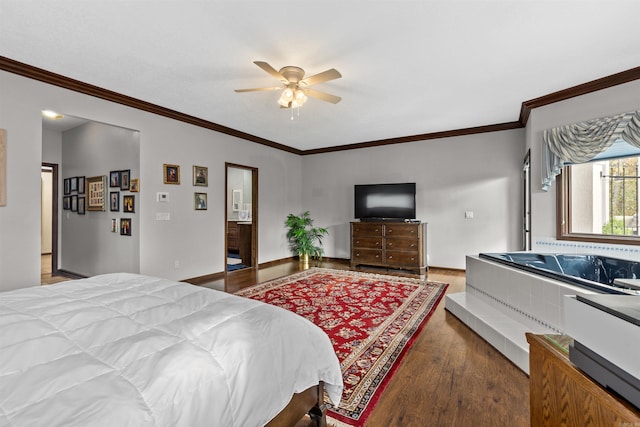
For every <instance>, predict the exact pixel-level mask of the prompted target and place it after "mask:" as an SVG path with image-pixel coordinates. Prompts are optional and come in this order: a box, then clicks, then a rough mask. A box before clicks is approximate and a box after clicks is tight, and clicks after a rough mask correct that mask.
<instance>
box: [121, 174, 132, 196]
mask: <svg viewBox="0 0 640 427" xmlns="http://www.w3.org/2000/svg"><path fill="white" fill-rule="evenodd" d="M130 178H131V170H130V169H127V170H122V171H120V189H121V190H124V191H129V181H130Z"/></svg>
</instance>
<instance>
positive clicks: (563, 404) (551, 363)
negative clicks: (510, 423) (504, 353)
mask: <svg viewBox="0 0 640 427" xmlns="http://www.w3.org/2000/svg"><path fill="white" fill-rule="evenodd" d="M527 341H528V342H529V387H530V400H531V426H532V427H538V426H548V427H555V426H576V427H582V426H613V427H635V426H640V411H638V409H637V408H635V407H634V406H632V405H631V404H629V403H628V402H626V401H625V400H624V399H622V398H620V397H618V396H616V395H614V394H611V393H610V392H609V391H608V390H607V389H605V388H604V387H602V386H601V385H600V384H598V383H597V382H595V381H593V380H592V379H591V378H589V377H588V376H587V375H585V374H584V373H582V371H580V370H579V369H578V368H576V367H575V366H574V365H573V364H572V363H571V362H570V361H569V355H568V354H566V353H565V352H564V351H562V350H560V349H559V348H558V347H557V346H556V345H555V344H553V343H552V342H551V341H550V340H549V339H547V338H546V337H544V336H542V335H534V334H530V333H528V334H527Z"/></svg>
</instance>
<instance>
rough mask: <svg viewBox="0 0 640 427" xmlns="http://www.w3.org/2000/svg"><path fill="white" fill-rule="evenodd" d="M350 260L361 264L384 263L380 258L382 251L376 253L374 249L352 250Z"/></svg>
mask: <svg viewBox="0 0 640 427" xmlns="http://www.w3.org/2000/svg"><path fill="white" fill-rule="evenodd" d="M352 258H353V259H352V261H355V262H357V263H362V264H366V263H369V262H373V263H376V264H377V263H381V262H383V261H384V259H383V257H382V250H379V251H377V250H374V249H354V250H353V256H352Z"/></svg>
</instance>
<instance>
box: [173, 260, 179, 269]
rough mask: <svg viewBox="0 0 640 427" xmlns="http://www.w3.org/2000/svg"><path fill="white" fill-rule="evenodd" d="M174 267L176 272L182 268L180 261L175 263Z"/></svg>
mask: <svg viewBox="0 0 640 427" xmlns="http://www.w3.org/2000/svg"><path fill="white" fill-rule="evenodd" d="M173 266H174V268H175V269H176V270H177V269H178V268H180V261H178V260H175V261H173Z"/></svg>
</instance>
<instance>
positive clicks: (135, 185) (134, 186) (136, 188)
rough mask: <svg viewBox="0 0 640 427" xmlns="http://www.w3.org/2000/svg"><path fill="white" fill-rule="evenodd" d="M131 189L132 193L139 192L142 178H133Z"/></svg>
mask: <svg viewBox="0 0 640 427" xmlns="http://www.w3.org/2000/svg"><path fill="white" fill-rule="evenodd" d="M129 191H131V192H132V193H137V192H138V191H140V178H131V185H130V186H129Z"/></svg>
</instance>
